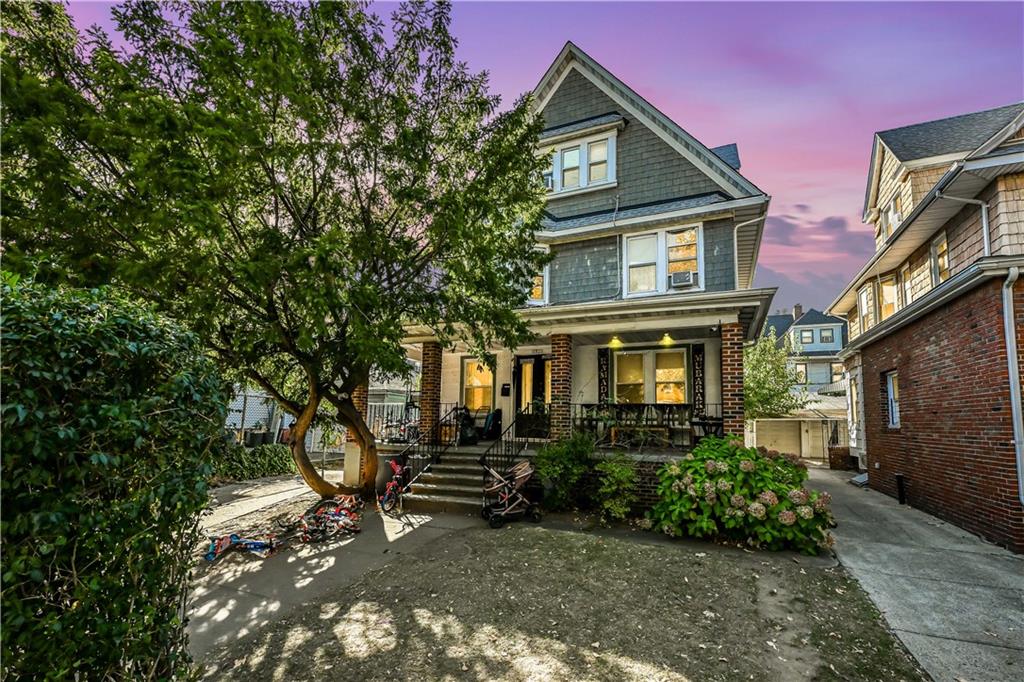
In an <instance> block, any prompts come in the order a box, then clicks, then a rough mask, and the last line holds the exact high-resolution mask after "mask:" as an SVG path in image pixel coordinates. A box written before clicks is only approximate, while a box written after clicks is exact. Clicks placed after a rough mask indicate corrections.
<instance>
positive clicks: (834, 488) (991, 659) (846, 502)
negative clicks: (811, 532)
mask: <svg viewBox="0 0 1024 682" xmlns="http://www.w3.org/2000/svg"><path fill="white" fill-rule="evenodd" d="M851 477H852V475H851V474H850V473H849V472H841V471H830V470H826V469H813V470H812V471H811V481H810V485H811V486H812V487H814V488H818V489H823V490H827V491H828V492H829V493H831V494H832V498H833V511H834V512H835V516H836V521H837V523H838V526H837V527H836V528H835V530H834V533H835V536H836V545H835V550H836V554H837V555H838V556H839V560H840V561H841V562H842V564H843V565H844V566H845V567H846V568H847V570H849V571H850V573H851V574H853V576H854V577H855V578H857V580H858V581H859V582H860V584H861V585H862V586H863V587H864V589H865V591H867V593H868V595H869V596H870V597H871V599H872V600H873V601H874V602H875V605H876V606H877V607H878V608H879V610H880V611H881V612H882V614H883V615H884V616H885V619H886V620H887V621H888V622H889V625H890V626H891V627H892V629H893V630H894V632H895V633H896V635H897V636H898V637H899V638H900V639H901V640H902V641H903V643H904V645H906V647H907V649H909V650H910V652H911V653H912V654H913V655H914V656H915V657H916V658H917V660H918V661H919V662H920V663H921V665H922V666H923V667H924V668H925V670H927V671H928V673H929V674H930V675H931V676H932V677H933V678H935V679H936V680H938V681H939V682H944V681H946V680H950V681H954V680H970V681H972V682H974V681H981V680H1000V681H1009V680H1022V679H1024V557H1022V556H1019V555H1015V554H1012V553H1011V552H1009V551H1007V550H1004V549H1002V548H1000V547H996V546H995V545H992V544H989V543H987V542H985V541H983V540H981V539H979V538H977V537H976V536H974V535H971V534H970V533H967V532H966V531H963V530H961V529H959V528H957V527H956V526H953V525H951V524H948V523H946V522H944V521H941V520H939V519H937V518H935V517H934V516H931V515H929V514H926V513H924V512H922V511H919V510H917V509H912V508H910V507H908V506H901V505H899V504H898V503H897V502H896V500H894V499H892V498H890V497H888V496H886V495H883V494H882V493H879V492H875V491H873V490H865V489H861V488H857V487H856V486H853V485H850V484H849V483H848V481H849V479H850V478H851Z"/></svg>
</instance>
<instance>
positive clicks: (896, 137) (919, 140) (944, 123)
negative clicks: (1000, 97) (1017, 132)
mask: <svg viewBox="0 0 1024 682" xmlns="http://www.w3.org/2000/svg"><path fill="white" fill-rule="evenodd" d="M1022 111H1024V102H1017V103H1015V104H1008V105H1006V106H1004V107H997V108H995V109H986V110H985V111H976V112H974V113H970V114H962V115H960V116H951V117H949V118H941V119H938V120H936V121H926V122H925V123H915V124H913V125H909V126H903V127H902V128H893V129H891V130H883V131H882V132H880V133H878V137H879V138H880V139H881V140H882V142H884V143H885V146H886V147H888V148H889V150H890V151H892V153H893V154H894V155H895V156H896V158H897V159H899V160H900V161H903V162H907V161H915V160H917V159H925V158H928V157H931V156H941V155H943V154H951V153H953V152H970V151H973V150H974V149H976V148H977V147H979V146H980V145H981V144H982V143H984V142H985V141H986V140H988V139H989V138H990V137H991V136H992V135H994V134H995V133H997V132H998V131H999V130H1001V129H1002V128H1003V127H1004V126H1006V125H1007V124H1008V123H1009V122H1010V121H1012V120H1013V119H1014V117H1015V116H1017V115H1018V114H1019V113H1021V112H1022Z"/></svg>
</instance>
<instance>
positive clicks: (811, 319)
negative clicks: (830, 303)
mask: <svg viewBox="0 0 1024 682" xmlns="http://www.w3.org/2000/svg"><path fill="white" fill-rule="evenodd" d="M809 324H846V321H845V320H843V319H842V318H841V317H836V316H835V315H826V314H825V313H823V312H821V311H820V310H815V309H814V308H811V309H810V310H808V311H807V312H805V313H804V314H803V315H801V316H800V319H798V320H797V321H796V322H794V323H793V326H794V327H799V326H801V325H809Z"/></svg>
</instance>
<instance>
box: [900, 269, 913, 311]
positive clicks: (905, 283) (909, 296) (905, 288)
mask: <svg viewBox="0 0 1024 682" xmlns="http://www.w3.org/2000/svg"><path fill="white" fill-rule="evenodd" d="M913 302H914V283H913V277H912V276H911V274H910V264H909V263H908V264H907V265H904V266H903V267H902V268H900V307H901V308H906V307H907V306H908V305H910V304H911V303H913Z"/></svg>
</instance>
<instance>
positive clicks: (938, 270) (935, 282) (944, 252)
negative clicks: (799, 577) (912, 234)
mask: <svg viewBox="0 0 1024 682" xmlns="http://www.w3.org/2000/svg"><path fill="white" fill-rule="evenodd" d="M940 251H941V253H940ZM929 252H930V257H929V258H930V261H931V267H932V287H937V286H939V285H940V284H942V283H943V282H945V281H946V280H947V279H949V277H950V274H951V273H950V271H949V242H948V241H947V240H946V233H945V232H943V233H942V234H940V235H939V236H937V237H936V238H935V239H933V240H932V243H931V247H930V249H929ZM943 256H944V257H945V264H944V268H945V272H946V274H945V276H943V274H942V271H943V266H941V265H939V260H940V258H941V257H943Z"/></svg>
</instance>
